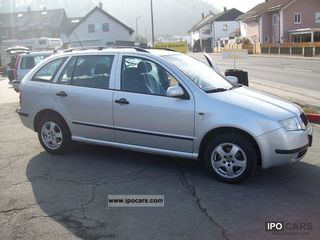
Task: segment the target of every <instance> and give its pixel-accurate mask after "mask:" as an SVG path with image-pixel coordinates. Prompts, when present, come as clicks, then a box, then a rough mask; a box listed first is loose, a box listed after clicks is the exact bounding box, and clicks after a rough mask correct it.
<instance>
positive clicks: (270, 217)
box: [0, 80, 320, 240]
mask: <svg viewBox="0 0 320 240" xmlns="http://www.w3.org/2000/svg"><path fill="white" fill-rule="evenodd" d="M0 96H1V98H0V100H1V101H0V183H1V184H0V239H6V240H9V239H32V240H38V239H39V240H40V239H41V240H45V239H48V240H49V239H50V240H51V239H54V240H56V239H85V240H101V239H121V240H125V239H139V240H143V239H146V240H149V239H166V240H167V239H168V240H170V239H190V240H192V239H214V240H219V239H228V240H238V239H239V240H242V239H297V240H298V239H299V240H300V239H312V240H316V239H319V236H320V221H319V213H320V205H319V201H320V188H319V185H320V178H319V176H320V160H319V159H320V128H319V127H317V126H315V127H314V129H315V130H314V145H313V147H312V148H311V149H310V150H309V152H308V154H307V155H306V157H305V159H304V160H303V161H301V162H298V163H294V164H291V165H287V166H283V167H278V168H273V169H269V170H266V171H262V170H259V171H258V172H257V173H256V175H255V176H254V177H253V178H252V179H251V180H249V181H247V182H245V183H243V184H241V185H228V184H223V183H220V182H217V181H215V180H214V179H213V178H212V177H210V176H209V175H208V173H207V172H206V171H205V170H204V168H203V167H202V165H201V164H200V163H198V162H196V161H192V160H186V159H177V158H169V157H162V156H155V155H150V154H143V153H137V152H130V151H124V150H120V149H115V148H108V147H100V146H90V145H84V144H78V143H77V144H74V145H73V147H72V149H71V150H70V151H69V153H68V154H66V155H58V156H53V155H50V154H48V153H46V152H45V151H44V150H43V149H42V147H41V146H40V144H39V142H38V139H37V134H36V133H35V132H33V131H31V130H30V129H27V128H25V127H24V126H23V125H22V124H21V122H20V120H19V118H18V116H17V114H16V113H15V109H16V107H17V106H18V95H17V94H16V93H15V92H14V91H13V89H12V88H10V86H9V85H8V84H7V81H6V80H0ZM108 194H143V195H149V194H155V195H164V201H165V204H164V207H159V208H135V207H133V208H109V207H108V206H107V196H108ZM267 221H281V222H285V223H287V224H291V225H292V226H301V224H310V223H311V225H312V229H311V230H303V231H302V230H301V229H298V230H297V229H295V230H294V231H290V230H287V231H283V232H280V233H279V234H276V233H274V232H268V231H266V222H267ZM294 224H296V225H294ZM291 225H290V226H291Z"/></svg>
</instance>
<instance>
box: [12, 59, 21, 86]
mask: <svg viewBox="0 0 320 240" xmlns="http://www.w3.org/2000/svg"><path fill="white" fill-rule="evenodd" d="M20 58H21V55H18V57H17V59H16V63H15V66H14V70H13V74H14V79H15V80H18V76H17V70H18V68H19V62H20Z"/></svg>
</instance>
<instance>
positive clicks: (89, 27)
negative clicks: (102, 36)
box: [88, 24, 95, 33]
mask: <svg viewBox="0 0 320 240" xmlns="http://www.w3.org/2000/svg"><path fill="white" fill-rule="evenodd" d="M94 32H95V29H94V24H88V33H94Z"/></svg>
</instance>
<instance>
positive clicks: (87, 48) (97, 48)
mask: <svg viewBox="0 0 320 240" xmlns="http://www.w3.org/2000/svg"><path fill="white" fill-rule="evenodd" d="M113 48H114V49H117V48H118V49H121V48H130V49H134V50H136V51H137V52H145V53H150V52H149V51H148V50H149V49H158V50H166V51H171V52H176V51H175V50H173V49H170V48H156V47H135V46H110V47H109V46H91V47H74V48H68V49H65V50H64V51H63V52H65V53H68V52H73V51H85V50H98V51H102V50H103V49H113Z"/></svg>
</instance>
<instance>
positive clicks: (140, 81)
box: [121, 56, 179, 96]
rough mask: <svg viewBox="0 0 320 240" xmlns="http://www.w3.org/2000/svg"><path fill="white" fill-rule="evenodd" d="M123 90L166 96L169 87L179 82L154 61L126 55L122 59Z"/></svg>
mask: <svg viewBox="0 0 320 240" xmlns="http://www.w3.org/2000/svg"><path fill="white" fill-rule="evenodd" d="M121 72H122V75H121V90H122V91H126V92H135V93H142V94H150V95H160V96H166V92H167V89H168V88H169V87H171V86H176V85H179V82H178V81H177V80H176V79H175V78H174V77H173V76H172V75H171V74H170V73H168V72H167V71H166V70H165V69H164V68H163V67H161V66H159V65H158V64H156V63H154V62H153V61H150V60H147V59H143V58H137V57H129V56H125V57H123V59H122V68H121Z"/></svg>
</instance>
